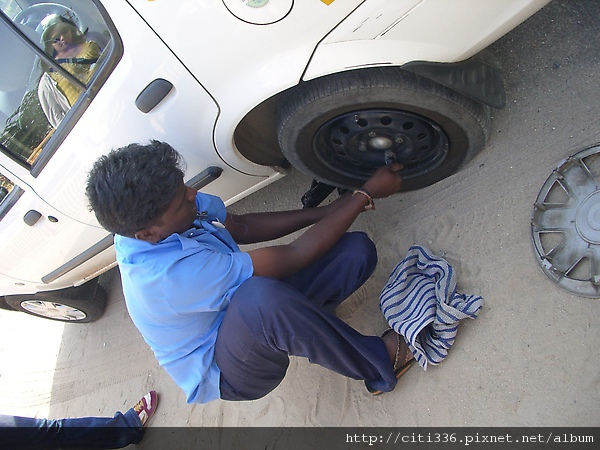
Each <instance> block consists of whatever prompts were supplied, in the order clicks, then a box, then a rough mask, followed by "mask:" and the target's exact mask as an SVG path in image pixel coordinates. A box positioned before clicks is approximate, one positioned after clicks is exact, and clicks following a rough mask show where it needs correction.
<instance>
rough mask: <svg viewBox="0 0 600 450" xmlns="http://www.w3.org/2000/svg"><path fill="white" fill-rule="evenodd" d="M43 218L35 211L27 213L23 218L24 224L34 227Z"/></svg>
mask: <svg viewBox="0 0 600 450" xmlns="http://www.w3.org/2000/svg"><path fill="white" fill-rule="evenodd" d="M41 217H42V214H41V213H39V212H38V211H36V210H35V209H31V210H29V211H27V213H26V214H25V215H24V216H23V222H25V223H26V224H27V225H29V226H30V227H32V226H34V225H35V224H36V223H37V221H38V220H40V218H41Z"/></svg>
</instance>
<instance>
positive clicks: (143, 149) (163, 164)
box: [86, 140, 185, 237]
mask: <svg viewBox="0 0 600 450" xmlns="http://www.w3.org/2000/svg"><path fill="white" fill-rule="evenodd" d="M184 170H185V167H184V162H183V158H182V157H181V155H180V154H179V153H177V151H175V149H173V147H171V146H170V145H169V144H167V143H165V142H159V141H155V140H152V141H150V144H148V145H141V144H130V145H128V146H126V147H122V148H119V149H117V150H112V151H111V152H110V153H108V154H107V155H103V156H101V157H100V158H99V159H98V160H97V161H96V162H95V163H94V166H93V167H92V170H91V171H90V173H89V175H88V182H87V187H86V195H87V197H88V200H89V203H90V209H91V210H93V211H94V213H95V214H96V218H97V219H98V222H100V225H102V226H103V227H104V228H106V229H107V230H108V231H110V232H112V233H116V234H120V235H122V236H129V237H134V236H135V233H137V232H138V231H140V230H143V229H144V228H147V227H149V226H151V225H155V224H157V223H158V222H159V219H160V217H161V216H162V215H163V214H164V213H165V211H166V210H167V209H168V207H169V204H170V203H171V201H172V200H173V198H174V197H175V193H176V191H177V189H178V188H179V187H180V186H181V183H182V182H183V174H184Z"/></svg>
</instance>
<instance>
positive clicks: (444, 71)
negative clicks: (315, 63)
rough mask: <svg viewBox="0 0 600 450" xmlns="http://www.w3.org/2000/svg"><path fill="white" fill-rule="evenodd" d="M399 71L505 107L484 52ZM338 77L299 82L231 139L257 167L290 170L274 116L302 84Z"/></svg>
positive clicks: (496, 71) (256, 111) (493, 64)
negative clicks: (465, 57)
mask: <svg viewBox="0 0 600 450" xmlns="http://www.w3.org/2000/svg"><path fill="white" fill-rule="evenodd" d="M398 69H399V70H400V71H403V72H411V73H415V74H417V75H420V76H421V77H424V78H427V79H429V80H431V81H432V82H435V83H437V84H440V85H443V86H446V87H447V88H449V89H452V90H454V91H457V92H460V93H462V94H464V95H467V96H468V97H471V98H473V99H475V100H477V101H480V102H482V103H484V104H487V105H489V106H492V107H494V108H502V107H503V106H504V101H505V93H504V84H503V79H502V73H501V68H500V66H499V63H498V61H497V60H496V58H495V57H494V56H493V55H492V54H491V53H489V52H487V51H484V52H481V53H479V54H477V55H475V56H474V57H472V58H470V59H468V60H466V61H462V62H460V63H455V64H438V63H426V62H412V63H409V64H406V65H404V66H402V67H398ZM356 70H360V71H363V70H369V69H368V68H362V69H356ZM337 75H339V72H338V73H333V74H330V75H326V76H324V77H321V78H316V79H313V80H310V81H306V82H302V83H300V84H298V85H296V86H292V87H291V88H289V89H287V90H285V91H283V92H280V93H278V94H276V95H274V96H272V97H270V98H268V99H267V100H265V101H264V102H262V103H260V104H259V105H257V106H256V107H254V108H253V109H252V110H251V111H250V112H249V113H248V114H246V116H245V117H244V118H243V119H242V120H241V121H240V123H239V124H238V126H237V127H236V129H235V132H234V135H233V138H234V142H235V145H236V147H237V149H238V151H239V152H240V153H241V154H242V155H243V156H244V157H246V158H247V159H249V160H250V161H252V162H254V163H256V164H260V165H263V166H275V167H289V162H288V161H287V160H286V158H285V156H284V155H283V153H282V152H281V147H280V146H279V138H278V136H277V114H278V111H279V107H280V104H281V102H282V101H283V100H284V99H285V97H286V96H287V95H289V94H290V93H291V92H292V91H293V90H294V89H296V88H297V87H299V86H302V85H303V84H304V83H314V82H315V81H318V80H322V79H324V78H327V77H335V76H337Z"/></svg>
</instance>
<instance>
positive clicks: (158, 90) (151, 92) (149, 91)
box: [135, 78, 173, 113]
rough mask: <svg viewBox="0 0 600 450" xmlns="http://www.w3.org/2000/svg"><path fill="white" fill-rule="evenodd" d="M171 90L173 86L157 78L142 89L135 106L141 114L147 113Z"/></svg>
mask: <svg viewBox="0 0 600 450" xmlns="http://www.w3.org/2000/svg"><path fill="white" fill-rule="evenodd" d="M171 89H173V84H172V83H170V82H169V81H167V80H164V79H162V78H157V79H156V80H154V81H153V82H151V83H150V84H149V85H148V86H146V87H145V88H144V90H143V91H142V92H140V95H138V96H137V98H136V99H135V106H136V107H137V109H139V110H140V111H141V112H143V113H148V112H150V111H151V110H152V109H154V107H155V106H156V105H158V104H159V103H160V102H161V101H162V100H163V99H164V98H165V97H166V96H167V94H168V93H169V92H171Z"/></svg>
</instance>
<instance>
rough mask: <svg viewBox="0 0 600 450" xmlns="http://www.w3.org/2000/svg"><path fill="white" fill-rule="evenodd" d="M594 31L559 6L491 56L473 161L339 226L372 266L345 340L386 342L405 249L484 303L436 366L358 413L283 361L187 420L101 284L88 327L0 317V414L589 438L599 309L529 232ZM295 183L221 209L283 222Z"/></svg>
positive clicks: (114, 283)
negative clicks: (99, 307) (488, 120)
mask: <svg viewBox="0 0 600 450" xmlns="http://www.w3.org/2000/svg"><path fill="white" fill-rule="evenodd" d="M599 18H600V3H599V2H595V1H593V0H588V1H584V0H577V1H575V0H559V1H555V2H553V3H551V4H550V5H549V6H547V7H546V8H544V9H543V10H542V11H541V12H539V13H538V14H537V15H536V16H534V17H533V18H531V19H530V20H528V21H527V22H525V23H524V24H523V25H521V26H519V27H518V28H517V29H515V30H514V31H513V32H511V33H510V34H508V35H507V36H505V37H504V38H502V39H501V40H500V41H498V42H497V43H495V44H494V45H493V46H492V50H493V51H494V52H495V53H496V55H497V56H498V57H499V59H500V60H501V62H502V64H503V66H504V70H505V75H506V88H507V97H508V98H507V106H506V108H505V109H503V110H500V111H495V112H494V117H493V129H492V134H491V137H490V140H489V142H488V144H487V146H486V148H485V149H484V151H483V152H482V153H481V154H480V155H479V156H478V157H476V158H475V159H474V160H473V161H472V162H471V163H470V164H469V165H468V166H467V167H466V168H465V169H463V170H462V171H461V172H459V173H458V174H456V175H454V176H452V177H450V178H448V179H446V180H444V181H442V182H440V183H438V184H436V185H434V186H431V187H429V188H426V189H422V190H419V191H416V192H411V193H406V194H402V195H397V196H394V197H393V198H389V199H386V200H381V201H378V202H377V210H376V211H375V212H373V213H368V214H363V215H361V216H360V218H359V219H358V220H357V222H356V224H355V226H354V229H358V230H366V231H367V232H368V233H369V234H370V236H371V237H372V238H373V240H374V242H375V243H376V245H377V249H378V252H379V258H380V261H379V265H378V269H377V270H376V272H375V274H374V275H373V277H372V278H371V279H370V280H369V281H368V282H367V283H366V285H364V286H363V287H362V288H361V289H360V290H359V291H358V292H357V293H356V294H355V295H353V296H352V297H351V298H350V299H348V300H347V301H346V302H345V304H344V305H342V307H341V308H340V309H339V311H338V313H339V315H340V316H341V317H342V318H344V319H345V320H347V321H348V322H349V323H350V324H352V325H353V326H355V327H356V328H358V329H359V330H360V331H362V332H364V333H375V334H379V333H381V332H382V330H384V329H385V328H386V324H385V321H384V319H383V317H382V316H381V313H380V312H379V309H378V297H379V292H380V290H381V288H382V287H383V285H384V283H385V281H386V280H387V278H388V276H389V273H390V271H391V270H392V269H393V267H394V266H395V265H396V264H397V263H398V262H399V261H400V260H401V259H402V258H403V257H404V255H405V253H406V251H407V250H408V248H409V247H410V246H411V245H412V244H413V243H418V244H423V245H426V246H428V247H429V248H430V249H431V250H432V251H434V252H435V253H437V254H438V255H441V256H445V257H446V258H447V259H448V261H449V262H450V263H451V264H453V266H454V267H455V269H456V270H457V271H458V288H459V291H460V292H464V293H469V294H479V295H482V296H483V298H484V301H485V304H484V306H483V308H482V310H481V313H480V315H479V317H478V318H477V319H475V320H467V321H464V323H462V324H461V326H460V329H459V333H458V338H457V340H456V343H455V344H454V346H453V347H452V349H451V351H450V354H449V356H448V358H447V359H446V360H445V361H444V362H443V363H442V364H441V365H439V366H437V367H430V368H428V370H427V371H423V370H422V369H421V368H419V367H415V368H413V369H411V371H410V372H409V373H408V374H407V375H406V376H405V377H404V378H403V379H402V380H401V382H400V383H399V385H398V387H397V388H396V390H395V391H394V392H392V393H389V394H386V395H383V396H381V397H378V398H373V397H371V396H370V395H369V394H368V393H367V392H366V390H365V388H364V385H363V383H362V382H360V381H354V380H348V379H345V378H343V377H341V376H339V375H337V374H334V373H331V372H329V371H327V370H326V369H323V368H321V367H318V366H315V365H311V364H310V363H308V362H307V361H306V360H302V359H297V358H293V359H292V362H291V364H290V368H289V371H288V375H287V377H286V379H285V380H284V381H283V383H282V384H281V385H280V387H278V388H277V389H276V390H275V391H274V392H272V393H271V394H270V395H268V396H267V397H265V398H263V399H261V400H258V401H254V402H246V403H228V402H222V401H216V402H213V403H210V404H207V405H188V404H186V403H185V399H184V395H183V393H182V392H181V391H180V390H179V389H178V388H177V386H176V385H175V384H174V383H173V381H171V379H170V378H169V377H168V375H167V374H166V373H165V372H164V371H163V370H162V369H161V368H160V367H159V366H158V365H157V363H156V361H155V359H154V357H153V354H152V352H151V351H150V350H149V349H148V347H147V346H146V345H145V343H144V342H143V340H142V338H141V336H140V335H139V334H138V332H137V330H136V329H135V328H134V326H133V325H132V323H131V321H130V319H129V317H128V315H127V311H126V309H125V306H124V302H123V298H122V294H121V289H120V282H119V276H118V273H117V272H116V271H113V272H112V273H109V274H108V275H107V276H104V277H103V280H102V283H103V284H104V285H105V286H107V289H108V292H109V304H108V307H107V309H106V313H105V315H104V316H103V318H102V319H100V320H99V321H97V322H95V323H92V324H89V325H68V326H63V325H62V324H60V323H53V322H49V321H44V320H40V319H37V318H33V317H28V316H25V315H23V314H17V313H12V312H7V311H0V328H2V333H3V334H4V335H9V337H6V336H3V338H2V340H1V341H0V351H1V353H0V354H1V355H2V357H1V361H0V403H1V404H0V413H6V414H22V415H36V414H37V415H39V416H40V417H44V416H47V417H53V418H58V417H63V416H82V415H112V414H113V413H114V411H116V410H118V409H120V410H124V409H127V408H129V407H130V406H132V405H133V403H135V401H137V400H138V399H139V397H140V395H141V394H143V393H145V392H146V391H148V390H149V389H156V390H157V391H158V392H159V394H160V396H161V402H160V403H161V404H160V407H159V410H158V412H157V415H156V417H155V418H154V419H153V427H159V426H190V427H192V426H309V427H312V426H319V427H321V426H350V427H368V426H418V427H425V426H599V425H600V379H599V374H600V358H598V343H599V342H600V300H598V299H589V298H582V297H577V296H574V295H571V294H570V293H568V292H566V291H564V290H562V289H560V288H558V287H557V286H556V285H555V284H554V283H553V282H551V281H550V280H549V279H548V278H547V277H546V276H545V275H544V274H543V273H542V271H541V270H540V268H539V266H538V263H537V262H536V259H535V257H534V252H533V248H532V243H531V228H530V216H531V210H532V205H533V202H534V200H535V198H536V196H537V194H538V192H539V190H540V188H541V186H542V184H543V183H544V181H545V180H546V178H547V177H548V176H549V174H550V172H551V171H552V169H553V168H554V167H555V165H556V164H557V163H558V162H559V161H561V160H562V159H564V158H565V157H568V156H570V155H572V154H574V153H576V152H577V151H579V150H580V149H582V148H585V147H589V146H591V145H594V144H597V143H598V142H599V141H600V125H599V122H598V117H600V102H599V101H598V97H599V94H598V92H599V91H598V86H599V82H598V80H599V78H600V25H599V23H600V22H599V21H598V19H599ZM309 183H310V180H309V179H308V178H307V177H305V176H304V175H302V174H300V173H298V172H293V173H292V174H291V175H290V176H289V177H287V178H285V179H283V180H281V181H279V182H277V183H275V184H274V185H271V186H270V187H268V188H266V189H264V190H262V191H260V192H258V193H257V194H255V195H253V196H252V197H250V198H248V199H246V200H244V201H242V202H239V203H238V204H236V205H234V209H235V211H237V212H244V211H255V210H279V209H285V208H291V207H297V206H298V205H299V199H300V196H301V195H302V193H303V192H304V191H305V189H306V188H307V186H308V185H309ZM150 430H152V428H150ZM150 433H151V431H150ZM150 433H149V434H150ZM149 440H150V438H149V437H148V436H147V438H146V439H145V441H144V443H142V444H141V445H140V446H139V447H140V448H144V447H145V446H147V445H149V444H148V442H149Z"/></svg>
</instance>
